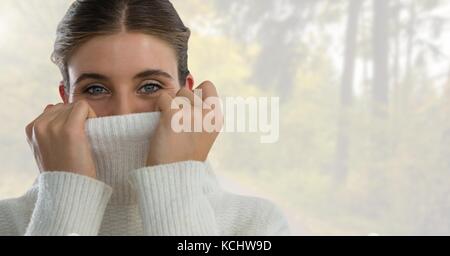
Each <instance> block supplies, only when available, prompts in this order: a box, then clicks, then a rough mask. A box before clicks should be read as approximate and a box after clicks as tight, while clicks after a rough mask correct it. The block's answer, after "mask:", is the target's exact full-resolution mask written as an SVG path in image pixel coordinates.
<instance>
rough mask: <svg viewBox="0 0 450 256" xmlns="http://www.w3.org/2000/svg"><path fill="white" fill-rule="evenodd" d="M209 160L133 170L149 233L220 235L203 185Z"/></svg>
mask: <svg viewBox="0 0 450 256" xmlns="http://www.w3.org/2000/svg"><path fill="white" fill-rule="evenodd" d="M206 168H207V166H206V164H205V163H203V162H196V161H185V162H178V163H173V164H166V165H158V166H152V167H144V168H140V169H137V170H134V171H133V172H131V174H130V176H131V182H132V184H133V185H134V186H135V188H136V190H137V193H138V202H139V206H140V211H141V215H142V219H143V225H144V231H145V234H146V235H171V236H175V235H187V236H191V235H199V236H202V235H218V228H217V225H216V220H215V216H214V211H213V209H212V207H211V205H210V203H209V201H208V199H207V198H206V196H205V194H204V192H203V190H202V185H203V182H204V181H205V178H206V177H205V176H206Z"/></svg>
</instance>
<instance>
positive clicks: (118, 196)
mask: <svg viewBox="0 0 450 256" xmlns="http://www.w3.org/2000/svg"><path fill="white" fill-rule="evenodd" d="M159 119H160V113H159V112H151V113H138V114H129V115H122V116H108V117H100V118H93V119H89V120H87V121H86V135H87V136H88V139H89V142H90V145H91V149H92V154H93V157H94V161H95V164H96V170H97V179H98V180H100V181H103V182H105V183H106V184H108V185H110V186H111V187H112V188H113V194H112V197H111V200H110V203H111V204H134V203H136V202H137V195H136V192H135V190H134V189H133V187H132V185H131V183H130V180H129V173H130V171H132V170H136V169H139V168H142V167H145V166H146V160H147V155H148V152H149V143H150V140H151V137H152V136H153V134H154V132H155V129H156V126H157V124H158V122H159ZM205 164H206V165H207V170H206V173H205V175H204V181H205V182H204V187H203V191H204V192H205V193H208V192H211V191H212V190H214V189H216V188H217V187H218V185H219V184H218V182H217V180H216V177H215V175H214V173H213V171H212V168H211V166H210V164H209V163H208V162H206V163H205Z"/></svg>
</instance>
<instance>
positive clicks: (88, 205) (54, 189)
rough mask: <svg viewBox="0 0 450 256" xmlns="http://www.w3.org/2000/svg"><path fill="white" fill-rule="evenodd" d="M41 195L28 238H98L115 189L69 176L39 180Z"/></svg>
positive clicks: (55, 174)
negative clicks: (74, 235) (40, 236)
mask: <svg viewBox="0 0 450 256" xmlns="http://www.w3.org/2000/svg"><path fill="white" fill-rule="evenodd" d="M38 182H39V188H40V189H39V193H38V197H37V201H36V205H35V207H34V210H33V214H32V217H31V221H30V223H29V225H28V227H27V230H26V233H25V235H59V236H63V235H71V234H77V235H97V233H98V231H99V228H100V225H101V222H102V218H103V214H104V211H105V208H106V205H107V203H108V200H109V198H110V196H111V193H112V189H111V187H109V186H108V185H106V184H105V183H103V182H100V181H98V180H95V179H92V178H89V177H87V176H82V175H78V174H73V173H69V172H45V173H42V174H40V176H39V181H38Z"/></svg>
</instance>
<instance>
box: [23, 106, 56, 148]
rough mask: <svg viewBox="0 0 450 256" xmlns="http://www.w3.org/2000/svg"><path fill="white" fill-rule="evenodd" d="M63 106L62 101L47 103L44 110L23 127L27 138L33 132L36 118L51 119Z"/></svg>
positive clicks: (29, 137)
mask: <svg viewBox="0 0 450 256" xmlns="http://www.w3.org/2000/svg"><path fill="white" fill-rule="evenodd" d="M63 106H64V104H63V103H58V104H56V105H53V104H49V105H47V106H46V107H45V109H44V111H43V112H42V113H41V114H40V115H39V116H38V117H37V118H35V119H34V120H33V121H32V122H30V123H29V124H28V125H27V126H26V127H25V133H26V135H27V138H28V139H31V137H32V134H33V127H34V124H35V122H36V121H37V120H39V119H44V120H51V119H52V118H53V117H55V113H57V111H59V110H60V109H61V108H62V107H63Z"/></svg>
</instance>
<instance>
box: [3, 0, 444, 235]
mask: <svg viewBox="0 0 450 256" xmlns="http://www.w3.org/2000/svg"><path fill="white" fill-rule="evenodd" d="M71 2H72V1H67V0H47V1H40V0H26V1H13V0H2V1H0V82H1V85H0V120H1V125H0V161H1V165H0V199H3V198H9V197H16V196H20V195H21V194H23V193H24V192H25V191H26V190H27V189H28V188H29V186H30V185H31V184H32V183H33V181H34V179H35V178H36V176H37V174H38V171H37V167H36V165H35V162H34V158H33V156H32V154H31V151H30V150H29V148H28V145H27V143H26V139H25V133H24V127H25V126H26V124H28V123H29V122H30V121H31V120H33V119H34V118H35V117H36V116H37V115H39V114H40V112H41V111H42V110H43V108H44V106H45V105H46V104H48V103H55V102H59V97H58V93H57V85H58V82H59V80H60V74H59V71H58V69H57V68H56V66H54V65H53V64H52V63H51V62H50V59H49V58H50V53H51V51H52V46H53V41H54V39H55V31H56V25H57V23H58V22H59V20H60V19H61V18H62V16H63V15H64V13H65V11H66V9H67V8H68V6H69V4H70V3H71ZM172 2H173V3H174V5H175V7H176V8H177V10H178V11H179V13H180V15H181V17H182V19H183V20H184V22H185V24H186V25H187V26H188V27H190V28H191V29H192V32H193V33H192V39H191V41H190V60H189V62H190V69H191V71H192V73H193V75H194V77H195V78H196V81H197V83H198V82H201V81H203V80H206V79H208V80H212V81H213V82H214V83H215V84H216V85H217V86H218V89H219V93H220V94H221V95H222V96H278V97H280V103H281V109H280V140H279V142H277V143H275V144H260V143H259V135H258V134H250V133H226V134H225V133H224V134H222V135H221V136H220V137H219V139H218V141H217V144H216V145H215V147H214V152H213V153H212V154H211V157H212V158H211V161H212V162H213V165H214V166H215V167H216V170H217V173H218V174H219V175H220V176H221V177H222V179H223V181H224V183H225V184H226V186H228V187H229V188H230V189H231V190H233V191H239V192H241V193H246V194H252V195H259V196H264V197H268V198H270V199H272V200H273V201H275V202H276V203H277V204H278V205H279V206H281V208H282V209H283V210H284V211H285V213H286V215H287V216H288V218H289V220H290V222H291V226H292V232H293V234H312V235H368V234H380V235H450V196H449V195H450V157H449V154H450V2H449V1H445V0H395V1H394V0H336V1H335V0H333V1H331V0H330V1H325V0H210V1H205V0H173V1H172Z"/></svg>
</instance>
